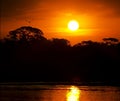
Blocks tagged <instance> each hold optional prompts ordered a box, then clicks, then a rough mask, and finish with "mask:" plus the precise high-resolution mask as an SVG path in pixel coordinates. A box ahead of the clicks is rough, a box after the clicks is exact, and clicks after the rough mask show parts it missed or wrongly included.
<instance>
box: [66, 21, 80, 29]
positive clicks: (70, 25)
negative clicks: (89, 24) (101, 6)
mask: <svg viewBox="0 0 120 101" xmlns="http://www.w3.org/2000/svg"><path fill="white" fill-rule="evenodd" d="M78 28H79V23H78V22H77V21H76V20H71V21H69V22H68V29H69V30H71V31H76V30H77V29H78Z"/></svg>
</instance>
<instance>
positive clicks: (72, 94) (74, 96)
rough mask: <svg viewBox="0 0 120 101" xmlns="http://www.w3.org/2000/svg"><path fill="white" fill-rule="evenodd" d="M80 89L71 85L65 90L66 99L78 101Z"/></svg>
mask: <svg viewBox="0 0 120 101" xmlns="http://www.w3.org/2000/svg"><path fill="white" fill-rule="evenodd" d="M80 94H81V91H80V89H79V88H78V87H75V86H71V87H70V90H69V91H68V92H67V95H66V97H67V101H79V99H80Z"/></svg>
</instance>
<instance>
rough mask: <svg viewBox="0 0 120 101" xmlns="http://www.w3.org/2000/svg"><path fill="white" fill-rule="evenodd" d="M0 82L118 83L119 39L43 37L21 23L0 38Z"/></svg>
mask: <svg viewBox="0 0 120 101" xmlns="http://www.w3.org/2000/svg"><path fill="white" fill-rule="evenodd" d="M0 49H1V60H0V81H1V82H83V83H89V82H102V83H104V84H120V79H119V77H120V72H119V68H120V42H119V40H118V39H116V38H103V41H102V42H95V41H92V40H87V41H81V42H80V43H77V44H75V45H73V46H72V45H71V44H70V41H68V40H66V39H59V38H52V39H47V38H45V37H44V33H43V32H42V30H40V29H38V28H33V27H31V26H22V27H20V28H18V29H15V30H13V31H10V32H9V34H8V36H6V37H5V38H4V39H1V40H0Z"/></svg>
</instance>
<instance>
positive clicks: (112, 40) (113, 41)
mask: <svg viewBox="0 0 120 101" xmlns="http://www.w3.org/2000/svg"><path fill="white" fill-rule="evenodd" d="M103 41H104V42H105V43H106V44H107V45H113V44H117V43H118V42H119V40H118V39H116V38H103Z"/></svg>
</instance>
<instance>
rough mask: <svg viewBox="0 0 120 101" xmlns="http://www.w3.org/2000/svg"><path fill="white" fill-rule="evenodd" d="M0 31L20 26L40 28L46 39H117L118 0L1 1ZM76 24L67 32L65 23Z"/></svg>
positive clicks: (2, 32) (4, 31) (78, 40)
mask: <svg viewBox="0 0 120 101" xmlns="http://www.w3.org/2000/svg"><path fill="white" fill-rule="evenodd" d="M0 2H1V3H0V7H1V16H0V20H1V21H0V27H1V28H0V34H1V37H3V36H5V35H6V34H7V33H8V32H9V31H11V30H14V29H16V28H19V27H21V26H33V27H37V28H40V29H41V30H42V31H43V32H44V36H45V37H46V38H48V39H49V38H65V39H68V40H69V41H70V42H71V43H72V44H74V43H77V42H80V41H81V40H95V41H100V40H102V38H104V37H115V38H118V39H120V0H1V1H0ZM70 20H77V21H78V23H79V25H80V27H79V29H78V30H77V31H70V30H68V28H67V24H68V22H69V21H70Z"/></svg>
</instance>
